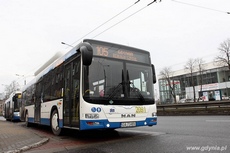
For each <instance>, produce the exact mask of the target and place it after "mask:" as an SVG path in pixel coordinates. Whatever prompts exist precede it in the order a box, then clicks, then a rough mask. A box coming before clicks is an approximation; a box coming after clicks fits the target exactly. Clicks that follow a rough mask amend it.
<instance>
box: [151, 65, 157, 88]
mask: <svg viewBox="0 0 230 153" xmlns="http://www.w3.org/2000/svg"><path fill="white" fill-rule="evenodd" d="M152 72H153V83H154V84H155V83H156V82H157V79H156V72H155V66H154V65H153V64H152Z"/></svg>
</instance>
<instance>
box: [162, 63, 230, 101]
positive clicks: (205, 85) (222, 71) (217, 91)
mask: <svg viewBox="0 0 230 153" xmlns="http://www.w3.org/2000/svg"><path fill="white" fill-rule="evenodd" d="M202 67H203V70H202V71H198V68H196V67H195V68H194V70H195V71H194V72H193V75H192V76H193V77H191V74H190V73H189V71H188V70H184V69H183V70H178V71H174V72H172V74H173V75H172V76H171V77H170V80H171V83H173V84H174V86H175V88H174V90H175V93H176V99H177V102H181V103H183V102H186V101H187V102H194V92H193V86H194V88H195V98H196V99H195V101H198V99H199V101H214V100H222V99H229V96H230V70H229V69H228V67H223V66H218V65H216V64H215V63H214V62H211V63H206V64H203V66H202ZM158 78H159V79H158V83H159V95H160V102H161V103H162V104H165V103H173V102H174V100H173V97H172V96H171V94H170V93H171V91H170V88H169V84H168V82H167V81H166V80H165V79H164V78H163V77H162V76H158Z"/></svg>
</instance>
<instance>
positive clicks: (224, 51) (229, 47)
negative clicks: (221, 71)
mask: <svg viewBox="0 0 230 153" xmlns="http://www.w3.org/2000/svg"><path fill="white" fill-rule="evenodd" d="M218 50H219V51H220V54H219V55H218V56H217V57H215V59H214V61H215V62H216V63H217V64H218V65H221V66H227V67H228V69H229V70H230V39H227V40H225V41H224V42H222V43H221V44H220V47H219V48H218Z"/></svg>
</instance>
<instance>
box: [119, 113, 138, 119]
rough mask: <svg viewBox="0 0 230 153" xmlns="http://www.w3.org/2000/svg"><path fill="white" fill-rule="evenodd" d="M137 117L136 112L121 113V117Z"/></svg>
mask: <svg viewBox="0 0 230 153" xmlns="http://www.w3.org/2000/svg"><path fill="white" fill-rule="evenodd" d="M132 117H136V114H121V118H132Z"/></svg>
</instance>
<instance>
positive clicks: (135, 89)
mask: <svg viewBox="0 0 230 153" xmlns="http://www.w3.org/2000/svg"><path fill="white" fill-rule="evenodd" d="M130 84H132V86H133V90H132V91H134V93H136V95H137V96H138V97H139V99H140V100H141V101H145V98H144V96H143V95H142V94H141V92H140V90H139V89H138V88H136V87H135V86H134V84H133V82H130Z"/></svg>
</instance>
